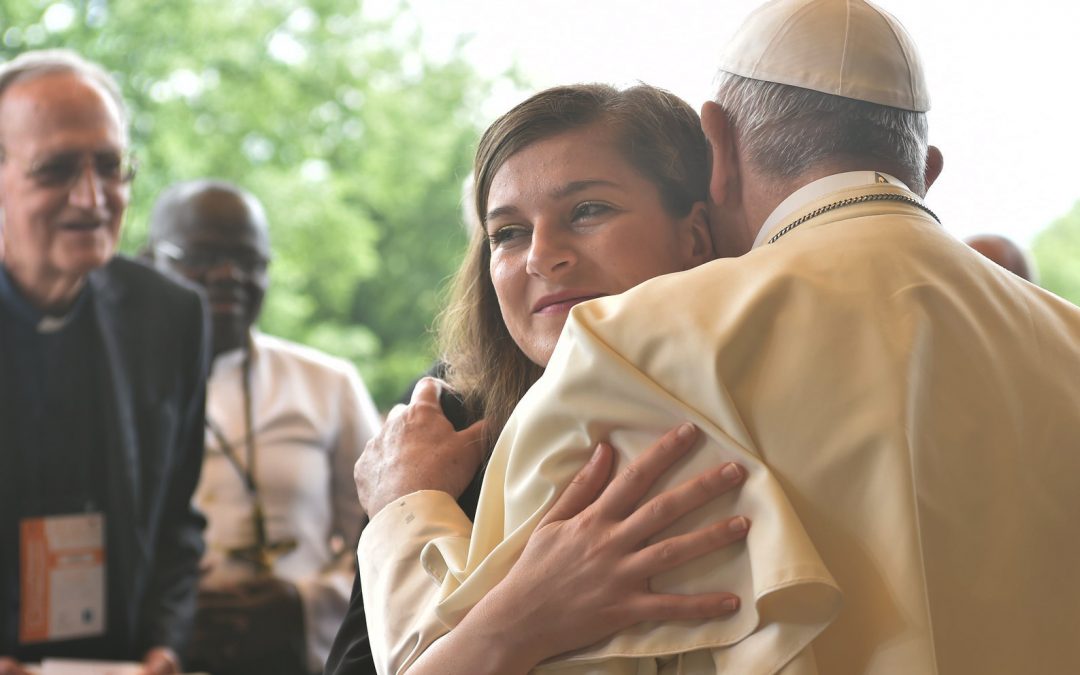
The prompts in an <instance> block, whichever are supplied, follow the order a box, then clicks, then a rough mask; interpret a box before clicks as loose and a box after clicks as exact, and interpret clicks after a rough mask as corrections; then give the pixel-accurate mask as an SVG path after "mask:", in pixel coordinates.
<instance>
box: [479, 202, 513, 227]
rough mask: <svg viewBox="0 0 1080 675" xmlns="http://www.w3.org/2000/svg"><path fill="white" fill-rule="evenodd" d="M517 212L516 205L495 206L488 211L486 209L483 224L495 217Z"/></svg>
mask: <svg viewBox="0 0 1080 675" xmlns="http://www.w3.org/2000/svg"><path fill="white" fill-rule="evenodd" d="M517 212H518V209H517V207H516V206H498V207H495V208H493V209H491V210H490V211H488V212H487V215H486V216H484V224H485V225H486V224H487V222H488V221H489V220H494V219H495V218H501V217H502V216H509V215H511V214H515V213H517Z"/></svg>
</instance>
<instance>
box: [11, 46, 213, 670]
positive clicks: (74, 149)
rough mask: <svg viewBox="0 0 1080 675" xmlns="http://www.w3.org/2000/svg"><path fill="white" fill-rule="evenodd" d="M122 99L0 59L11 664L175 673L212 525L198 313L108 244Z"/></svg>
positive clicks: (121, 200) (38, 60)
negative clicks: (197, 501)
mask: <svg viewBox="0 0 1080 675" xmlns="http://www.w3.org/2000/svg"><path fill="white" fill-rule="evenodd" d="M127 144H128V139H127V125H126V118H125V112H124V106H123V101H122V100H121V98H120V94H119V91H118V89H117V87H116V84H115V83H114V82H113V81H112V79H111V78H110V77H109V75H108V74H107V73H106V72H105V71H104V70H102V69H101V68H100V67H98V66H96V65H94V64H91V63H88V62H86V61H85V60H83V59H82V58H80V57H78V56H77V55H75V54H73V53H71V52H67V51H40V52H29V53H26V54H23V55H21V56H19V57H18V58H16V59H14V60H12V61H10V62H8V63H6V64H3V65H0V229H2V232H3V235H2V237H0V239H2V240H3V245H2V250H3V260H2V265H0V551H2V553H0V675H9V674H21V673H25V672H27V671H26V669H25V667H24V666H23V665H22V664H24V663H26V662H31V661H40V660H42V659H47V658H52V657H67V658H78V659H94V660H113V661H116V660H124V661H141V662H142V664H143V668H142V670H143V672H144V673H148V674H158V673H162V674H166V673H177V672H179V671H180V665H179V663H178V659H177V654H178V653H179V652H180V651H181V650H182V649H183V647H184V645H185V643H186V640H187V637H188V634H189V632H190V627H191V621H192V616H193V612H194V600H195V587H196V582H197V577H198V561H199V557H200V555H201V553H202V537H201V535H202V528H203V519H202V517H201V516H200V515H199V514H198V513H197V512H195V511H194V510H193V509H192V507H191V496H192V493H193V491H194V488H195V485H196V483H197V481H198V477H199V470H200V467H201V464H202V453H203V434H202V430H203V407H204V399H205V380H206V368H207V359H208V354H207V343H208V339H207V338H208V336H207V333H206V321H205V310H204V308H203V305H202V303H201V301H200V298H199V295H198V294H197V292H195V291H194V290H192V289H190V288H187V287H184V286H182V285H180V284H177V283H175V282H173V281H169V280H168V279H166V278H165V277H164V276H163V275H161V274H159V273H157V272H155V271H154V270H152V269H150V268H148V267H146V266H144V265H142V264H140V263H137V262H133V261H130V260H127V259H124V258H120V257H117V256H115V252H116V245H117V241H118V239H119V235H120V226H121V222H122V220H123V216H124V211H125V209H126V208H127V205H128V199H129V191H130V183H131V180H132V178H133V176H134V169H133V165H132V162H131V160H130V156H129V154H128V147H127Z"/></svg>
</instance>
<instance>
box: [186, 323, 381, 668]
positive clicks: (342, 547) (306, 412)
mask: <svg viewBox="0 0 1080 675" xmlns="http://www.w3.org/2000/svg"><path fill="white" fill-rule="evenodd" d="M253 342H254V351H253V355H252V360H251V397H252V413H253V415H252V417H253V429H254V438H255V456H256V461H255V466H256V472H255V473H256V475H255V482H256V484H257V486H258V490H259V495H260V497H261V499H262V502H263V508H264V511H265V520H266V531H267V539H268V540H269V541H270V542H284V541H287V540H294V541H295V542H296V548H295V549H294V550H292V551H291V552H289V553H287V554H285V555H284V556H282V557H281V558H279V559H278V560H277V561H276V562H275V563H274V573H275V575H277V576H278V577H280V578H282V579H285V580H286V581H289V582H292V583H293V584H295V585H296V587H297V589H298V591H299V593H300V597H301V600H302V603H303V610H304V625H305V633H306V635H305V638H306V641H307V648H308V654H309V661H310V664H309V665H310V667H311V669H312V671H317V670H321V669H322V665H323V663H324V661H325V660H326V656H327V654H328V653H329V651H330V644H331V643H332V641H333V639H334V635H335V634H336V632H337V628H338V626H339V625H340V624H341V621H342V619H343V618H344V616H345V611H346V609H347V608H348V602H349V596H350V593H351V588H352V582H353V578H354V575H355V568H354V566H353V565H354V559H353V556H352V547H353V544H354V542H355V541H356V539H357V537H358V536H359V532H360V528H361V526H362V525H363V522H364V514H363V512H362V510H361V508H360V505H359V502H358V501H357V499H356V488H355V486H354V484H353V479H352V469H353V464H355V463H356V460H357V458H358V457H359V456H360V453H361V451H362V450H363V449H364V445H365V444H366V443H367V441H368V439H370V438H371V437H372V436H374V435H375V434H376V433H377V432H378V430H379V426H380V420H379V416H378V412H377V411H376V409H375V405H374V403H373V402H372V400H371V397H370V395H369V394H368V392H367V390H366V389H365V387H364V384H363V382H361V380H360V377H359V375H357V373H356V369H355V368H353V366H352V365H351V364H349V363H348V362H346V361H344V360H342V359H337V358H333V357H330V356H327V355H326V354H323V353H321V352H318V351H316V350H314V349H310V348H307V347H303V346H301V345H297V344H293V343H290V342H286V341H285V340H281V339H279V338H275V337H271V336H269V335H263V334H261V333H255V334H254V338H253ZM243 360H244V354H243V351H242V350H236V351H233V352H229V353H226V354H222V355H220V356H219V357H218V358H217V359H216V360H215V362H214V364H213V369H212V372H211V375H210V380H209V384H208V392H207V418H208V419H209V420H211V421H212V423H213V424H215V425H217V427H218V428H219V429H220V430H221V431H222V433H223V435H224V437H225V439H226V441H227V442H228V443H229V445H230V446H232V448H233V449H234V451H235V455H236V456H237V457H238V459H239V461H240V462H241V464H242V466H244V467H246V466H247V446H246V444H245V443H244V433H245V426H244V425H245V423H244V408H243V405H244V403H243V401H244V395H243V384H242V372H243V368H242V364H243ZM195 500H196V504H197V505H198V506H199V508H200V509H201V510H202V511H203V513H204V514H205V515H206V518H207V528H206V541H207V552H206V556H205V558H204V561H203V566H204V567H207V568H208V571H207V573H206V574H205V575H204V577H203V578H202V580H201V585H202V586H203V587H204V588H213V587H215V586H221V585H224V584H228V583H234V582H237V581H240V580H242V579H245V578H248V577H250V575H251V574H252V570H251V568H250V567H249V566H248V565H246V564H241V563H239V562H237V561H235V560H234V559H232V558H231V557H230V555H229V551H230V550H233V549H239V548H244V547H248V546H251V545H252V544H253V543H254V541H255V531H254V526H253V523H254V520H253V515H252V514H253V502H252V499H251V497H250V495H249V494H248V491H247V490H246V488H245V486H244V483H243V480H242V478H241V477H240V474H239V472H238V471H237V470H236V469H235V468H234V467H233V465H232V464H231V463H230V462H229V460H228V459H227V457H226V456H225V455H224V454H223V453H222V448H221V443H220V442H219V440H218V439H217V437H216V436H215V435H214V434H213V433H211V432H210V431H209V430H207V433H206V460H205V462H204V464H203V471H202V477H201V479H200V482H199V486H198V488H197V490H196V494H195Z"/></svg>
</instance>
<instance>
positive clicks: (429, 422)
mask: <svg viewBox="0 0 1080 675" xmlns="http://www.w3.org/2000/svg"><path fill="white" fill-rule="evenodd" d="M443 386H446V385H445V383H443V382H441V381H440V380H436V379H434V378H431V377H425V378H423V379H421V380H420V381H419V382H418V383H417V385H416V387H415V388H414V389H413V393H412V399H411V400H410V401H409V405H408V406H404V405H398V406H394V409H393V410H391V411H390V414H389V415H388V416H387V418H386V423H385V424H384V425H383V428H382V431H380V432H379V435H378V436H376V437H375V438H373V439H371V440H370V441H368V444H367V446H366V447H365V448H364V452H363V454H361V455H360V459H358V460H357V461H356V466H355V467H354V468H353V479H354V480H355V481H356V493H357V496H358V497H359V498H360V504H361V505H362V506H363V507H364V511H365V512H366V513H367V514H368V517H374V516H375V514H376V513H378V512H379V511H380V510H382V508H383V507H384V506H386V505H387V504H389V503H390V502H392V501H394V500H395V499H400V498H401V497H404V496H405V495H407V494H409V493H411V492H416V491H417V490H441V491H443V492H448V493H449V494H450V495H451V496H453V497H454V498H455V499H456V498H457V497H460V496H461V493H463V492H464V491H465V488H467V487H468V486H469V482H470V481H471V480H472V479H473V476H475V475H476V472H477V470H478V469H479V468H480V462H481V461H482V460H483V448H482V447H481V444H480V432H481V430H482V429H483V421H480V422H477V423H476V424H473V425H472V426H470V427H468V428H467V429H464V430H462V431H460V432H459V431H454V427H453V425H452V424H450V421H449V420H447V419H446V416H445V415H443V412H442V407H441V406H440V405H439V392H440V391H441V387H443Z"/></svg>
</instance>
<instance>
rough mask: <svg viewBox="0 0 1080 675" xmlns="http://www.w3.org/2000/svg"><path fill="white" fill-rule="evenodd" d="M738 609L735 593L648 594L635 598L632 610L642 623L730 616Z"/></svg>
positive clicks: (737, 599)
mask: <svg viewBox="0 0 1080 675" xmlns="http://www.w3.org/2000/svg"><path fill="white" fill-rule="evenodd" d="M738 609H739V596H737V595H734V594H732V593H702V594H700V595H672V594H663V593H646V594H644V595H641V596H639V597H638V598H635V600H634V602H633V603H632V604H631V607H630V610H629V611H630V612H631V613H632V615H634V616H636V617H638V620H639V621H691V620H695V619H716V618H722V617H726V616H730V615H731V614H734V613H735V612H736V611H738Z"/></svg>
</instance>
